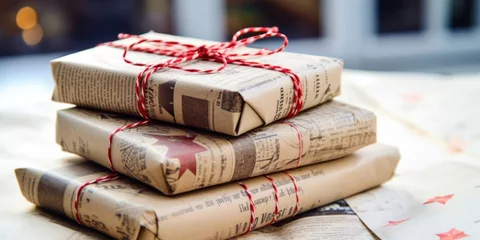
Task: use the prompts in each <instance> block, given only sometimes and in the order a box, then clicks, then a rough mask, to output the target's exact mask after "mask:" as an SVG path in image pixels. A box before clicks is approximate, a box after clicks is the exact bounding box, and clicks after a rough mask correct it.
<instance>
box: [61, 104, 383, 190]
mask: <svg viewBox="0 0 480 240" xmlns="http://www.w3.org/2000/svg"><path fill="white" fill-rule="evenodd" d="M136 121H138V119H136V118H133V117H132V118H126V117H125V116H124V115H116V114H110V113H103V112H97V111H91V110H86V109H81V108H71V109H66V110H60V111H58V112H57V130H56V132H57V133H56V135H57V136H56V139H57V143H59V144H60V145H61V146H62V148H63V150H65V151H68V152H72V153H75V154H78V155H81V156H83V157H85V158H87V159H89V160H92V161H95V162H97V163H99V164H101V165H103V166H106V167H108V166H109V162H108V157H107V155H108V152H107V148H108V142H109V141H108V139H109V136H110V134H111V133H112V132H113V131H114V130H115V129H117V128H119V127H122V126H124V125H126V124H129V123H132V122H136ZM375 141H376V117H375V115H374V114H373V113H372V112H370V111H367V110H364V109H361V108H358V107H354V106H351V105H347V104H344V103H341V102H336V101H331V102H329V103H325V104H323V105H322V106H317V107H314V108H312V109H310V110H307V111H304V112H302V113H300V114H299V115H298V116H295V117H293V118H291V119H289V120H288V123H286V122H276V123H273V124H270V125H268V126H265V127H261V128H258V129H255V130H254V131H251V132H249V133H247V134H244V135H242V136H238V137H231V136H226V135H223V134H218V133H212V132H207V131H198V130H192V129H190V128H186V127H182V126H177V125H172V124H168V123H162V122H152V123H149V124H148V125H144V126H140V127H136V128H133V129H128V130H124V131H121V132H119V133H117V134H116V135H115V136H114V138H113V142H112V150H111V154H112V163H113V166H114V168H115V170H116V171H118V172H120V173H123V174H125V175H128V176H130V177H133V178H135V179H138V180H140V181H142V182H144V183H146V184H148V185H150V186H152V187H155V188H157V189H159V190H160V191H162V192H163V193H165V194H177V193H181V192H187V191H191V190H194V189H199V188H204V187H207V186H212V185H216V184H221V183H226V182H230V181H235V180H240V179H245V178H250V177H253V176H259V175H263V174H267V173H271V172H278V171H281V170H286V169H291V168H295V167H298V166H304V165H309V164H313V163H318V162H322V161H326V160H331V159H335V158H339V157H342V156H345V155H348V154H350V153H352V152H354V151H356V150H358V149H360V148H362V147H364V146H367V145H369V144H372V143H375ZM300 150H301V154H300Z"/></svg>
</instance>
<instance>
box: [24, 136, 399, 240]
mask: <svg viewBox="0 0 480 240" xmlns="http://www.w3.org/2000/svg"><path fill="white" fill-rule="evenodd" d="M399 158H400V156H399V153H398V150H397V149H396V148H394V147H390V146H386V145H381V144H376V145H372V146H369V147H366V148H364V149H362V150H359V151H358V152H356V153H354V154H351V155H349V156H346V157H343V158H342V159H339V160H336V161H329V162H326V163H320V164H315V165H310V166H306V167H302V168H298V169H295V170H291V171H289V174H291V175H292V176H293V177H294V178H295V179H296V184H297V186H298V188H299V197H300V202H299V207H300V211H299V213H300V212H304V211H307V210H309V209H313V208H316V207H319V206H321V205H324V204H327V203H330V202H333V201H335V200H339V199H342V198H344V197H347V196H350V195H353V194H355V193H358V192H361V191H364V190H367V189H369V188H372V187H375V186H377V185H380V184H382V183H383V182H385V181H387V180H388V179H390V178H391V177H392V175H393V173H394V170H395V167H396V165H397V163H398V161H399ZM15 173H16V176H17V180H18V182H19V186H20V188H21V191H22V194H23V195H24V196H25V198H26V199H28V200H29V201H31V202H32V203H34V204H36V205H38V206H41V207H43V208H47V209H50V210H53V211H55V212H57V213H60V214H64V215H66V216H68V217H69V218H71V219H74V216H73V212H74V210H73V202H74V198H75V193H76V189H77V188H78V187H79V186H80V185H81V184H82V183H83V182H86V181H88V180H92V179H95V178H97V177H99V176H102V175H105V174H106V172H105V169H103V168H100V167H99V166H98V165H96V164H94V163H90V162H87V161H85V162H83V163H79V164H75V165H71V166H66V167H63V168H60V169H56V170H53V171H45V170H40V169H35V168H29V169H25V168H22V169H17V170H16V171H15ZM270 177H272V178H273V179H274V183H275V185H276V186H277V188H278V192H279V196H280V197H279V201H278V204H279V209H280V211H279V214H278V216H277V219H278V220H281V219H285V218H287V217H290V216H291V215H292V213H293V211H294V209H295V205H296V200H295V190H294V186H293V184H292V181H291V180H290V178H289V177H288V176H287V175H286V174H285V173H275V174H272V175H270ZM244 184H246V185H247V186H248V187H249V190H250V192H251V193H252V195H253V201H254V203H255V221H254V229H257V228H260V227H263V226H266V225H268V224H269V223H270V221H271V220H272V218H273V212H274V208H275V201H274V195H275V194H274V191H273V188H272V185H271V183H270V182H269V180H267V178H265V177H263V176H260V177H256V178H252V179H249V180H246V181H244ZM79 213H80V217H81V219H82V222H83V223H84V224H85V225H86V226H87V227H90V228H94V229H96V230H99V231H101V232H103V233H106V234H108V235H110V236H112V237H114V238H117V239H163V240H165V239H226V238H230V237H234V236H238V235H241V234H243V233H245V232H246V230H247V227H248V225H249V224H250V209H249V200H248V197H247V195H246V193H245V190H244V189H243V188H242V187H241V186H240V185H239V184H237V183H227V184H223V185H221V186H216V187H211V188H207V189H203V190H201V191H195V192H191V193H185V194H181V195H176V196H165V195H163V194H161V193H159V192H158V191H156V190H154V189H151V188H150V187H148V186H146V185H143V184H141V183H139V182H136V181H133V180H130V179H127V178H121V179H118V180H115V181H111V182H106V183H101V184H95V185H90V186H88V187H87V188H86V189H84V190H83V191H82V194H81V196H80V198H79ZM219 214H220V215H219Z"/></svg>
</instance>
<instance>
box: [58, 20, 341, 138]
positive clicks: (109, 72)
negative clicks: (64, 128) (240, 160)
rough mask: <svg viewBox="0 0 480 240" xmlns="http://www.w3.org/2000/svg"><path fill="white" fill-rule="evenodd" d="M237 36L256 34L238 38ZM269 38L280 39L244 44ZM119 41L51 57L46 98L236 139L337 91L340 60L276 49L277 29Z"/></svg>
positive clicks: (129, 37) (125, 36)
mask: <svg viewBox="0 0 480 240" xmlns="http://www.w3.org/2000/svg"><path fill="white" fill-rule="evenodd" d="M257 32H259V33H257ZM244 33H256V34H257V35H254V36H251V37H248V38H243V39H238V38H239V37H240V36H241V35H242V34H244ZM270 37H277V38H280V39H282V38H283V40H284V42H283V44H281V43H279V45H281V46H280V47H279V48H278V49H275V50H267V49H255V48H249V47H246V46H247V45H248V44H250V43H253V42H255V41H256V40H259V39H263V38H270ZM119 38H120V40H118V41H114V42H109V43H103V44H100V45H99V46H97V47H94V48H91V49H87V50H84V51H81V52H78V53H74V54H70V55H67V56H64V57H61V58H58V59H55V60H53V61H52V62H51V68H52V74H53V78H54V80H55V89H54V93H53V100H55V101H58V102H65V103H72V104H75V105H77V106H81V107H86V108H92V109H99V110H105V111H111V112H118V113H124V114H130V115H137V116H142V117H144V118H146V119H157V120H162V121H166V122H172V123H176V124H181V125H185V126H190V127H195V128H202V129H208V130H210V131H214V132H221V133H225V134H228V135H233V136H237V135H240V134H242V133H245V132H247V131H249V130H252V129H254V128H257V127H260V126H263V125H266V124H269V123H271V122H274V121H276V120H279V119H282V118H286V117H291V116H294V115H296V114H298V112H300V111H302V110H305V109H308V108H311V107H313V106H316V105H319V104H321V103H323V102H326V101H328V100H331V99H332V98H334V97H335V96H338V95H339V94H340V79H341V72H342V69H343V61H342V60H339V59H335V58H328V57H320V56H311V55H305V54H295V53H288V52H282V50H283V49H284V48H285V46H286V45H287V43H288V40H287V39H286V37H285V35H283V34H281V33H279V32H278V30H277V29H276V28H250V29H244V30H241V31H239V32H238V33H237V34H235V35H234V37H233V39H232V41H230V42H224V43H218V42H212V41H205V40H199V39H192V38H185V37H178V36H172V35H165V34H159V33H154V32H149V33H146V34H143V35H140V36H133V35H128V34H120V35H119Z"/></svg>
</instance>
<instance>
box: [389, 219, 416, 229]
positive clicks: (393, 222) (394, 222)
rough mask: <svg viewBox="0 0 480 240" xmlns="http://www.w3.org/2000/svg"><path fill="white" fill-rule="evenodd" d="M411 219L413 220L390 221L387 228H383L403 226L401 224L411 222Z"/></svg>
mask: <svg viewBox="0 0 480 240" xmlns="http://www.w3.org/2000/svg"><path fill="white" fill-rule="evenodd" d="M410 219H411V218H406V219H403V220H399V221H388V223H387V224H386V225H385V226H383V227H389V226H395V225H398V224H401V223H403V222H405V221H408V220H410Z"/></svg>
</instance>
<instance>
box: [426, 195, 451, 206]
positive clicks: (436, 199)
mask: <svg viewBox="0 0 480 240" xmlns="http://www.w3.org/2000/svg"><path fill="white" fill-rule="evenodd" d="M453 195H454V194H450V195H445V196H436V197H434V198H430V199H428V200H427V201H426V202H424V203H423V204H430V203H435V202H438V203H441V204H446V203H447V202H448V201H449V200H450V198H452V197H453Z"/></svg>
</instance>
